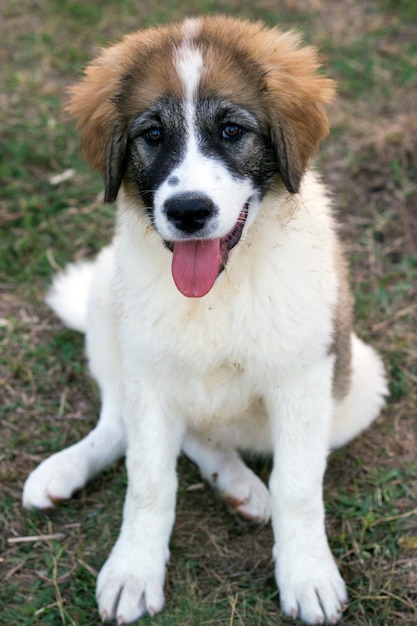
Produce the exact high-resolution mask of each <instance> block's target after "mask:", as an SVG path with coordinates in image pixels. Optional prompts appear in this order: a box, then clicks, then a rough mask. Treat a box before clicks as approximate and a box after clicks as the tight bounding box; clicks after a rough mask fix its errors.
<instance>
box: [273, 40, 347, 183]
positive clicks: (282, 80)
mask: <svg viewBox="0 0 417 626" xmlns="http://www.w3.org/2000/svg"><path fill="white" fill-rule="evenodd" d="M270 33H274V47H273V50H272V53H271V48H269V55H268V62H267V64H266V71H265V82H266V94H265V96H266V102H267V109H268V119H269V120H270V133H271V140H272V145H273V147H274V150H275V154H276V158H277V163H278V169H279V172H280V175H281V178H282V180H283V182H284V184H285V186H286V188H287V189H288V191H290V192H291V193H297V192H298V191H299V188H300V183H301V179H302V177H303V174H304V172H305V170H306V169H307V168H308V166H309V164H310V162H311V159H312V157H313V155H314V153H315V152H316V150H317V148H318V146H319V144H320V142H321V141H322V140H323V139H324V138H325V137H326V135H327V134H328V132H329V122H328V118H327V115H326V112H325V109H324V105H325V104H327V103H329V102H330V101H331V100H332V99H333V96H334V93H335V87H334V82H333V81H332V80H331V79H329V78H326V77H325V76H323V75H322V74H319V73H318V70H319V67H320V64H319V62H318V60H317V53H316V50H315V48H313V47H311V46H300V42H299V37H298V35H297V34H295V33H291V32H290V33H279V32H277V31H270Z"/></svg>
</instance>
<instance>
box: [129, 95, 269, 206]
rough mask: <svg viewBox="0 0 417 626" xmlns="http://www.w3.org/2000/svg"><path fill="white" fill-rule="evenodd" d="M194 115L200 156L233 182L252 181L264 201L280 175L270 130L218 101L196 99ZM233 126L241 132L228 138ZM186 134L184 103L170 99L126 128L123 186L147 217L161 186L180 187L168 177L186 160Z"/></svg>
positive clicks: (250, 117) (247, 115)
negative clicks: (216, 163)
mask: <svg viewBox="0 0 417 626" xmlns="http://www.w3.org/2000/svg"><path fill="white" fill-rule="evenodd" d="M195 111H196V114H195V123H196V129H195V132H196V133H197V139H198V144H199V150H200V152H201V154H203V155H205V156H207V157H212V158H215V159H216V160H217V161H219V162H221V163H223V164H224V166H225V167H226V168H227V169H228V170H229V172H230V173H231V174H232V176H233V177H234V178H235V179H242V180H243V179H250V180H251V181H252V184H253V186H254V188H255V189H256V190H257V192H258V193H259V196H260V197H262V196H263V195H264V194H265V192H266V191H267V189H268V187H269V185H270V181H271V178H272V177H273V176H274V175H275V174H276V173H278V171H279V167H278V163H277V157H276V154H275V151H274V148H273V144H272V141H271V138H270V135H269V130H268V129H267V128H266V127H264V125H262V124H260V123H259V122H258V120H257V119H256V117H255V116H254V115H253V114H252V113H251V112H250V111H248V110H247V109H245V108H242V107H240V106H238V105H235V104H233V103H230V102H229V103H227V102H224V101H223V100H221V99H217V98H200V100H198V101H197V103H196V109H195ZM233 126H238V127H239V129H240V130H239V132H237V133H236V136H230V137H229V135H230V134H231V130H232V127H233ZM156 131H157V132H156ZM187 132H188V129H187V127H186V121H185V116H184V110H183V104H182V102H180V101H177V100H174V99H173V98H170V97H163V98H161V99H160V100H159V101H157V102H156V103H155V104H154V105H153V106H152V107H151V108H150V109H148V110H147V111H145V112H144V113H143V114H141V115H139V116H138V117H137V118H136V119H135V120H134V121H133V122H132V123H131V125H130V130H129V138H128V142H127V157H126V173H125V176H124V183H125V185H126V186H127V189H128V191H129V193H134V194H138V195H139V196H140V197H141V198H142V200H143V202H144V204H145V207H146V209H147V210H148V212H149V213H150V215H151V218H152V208H153V200H154V194H155V192H156V190H157V189H158V188H159V187H160V185H161V184H162V183H163V182H165V181H168V183H169V184H170V185H172V186H175V185H177V184H178V182H179V181H178V179H177V177H176V176H172V177H171V178H170V174H171V172H173V170H174V169H175V168H176V167H177V166H178V165H179V164H180V163H181V161H182V160H183V158H184V154H185V149H186V144H187ZM232 134H233V135H234V134H235V133H234V132H233V133H232Z"/></svg>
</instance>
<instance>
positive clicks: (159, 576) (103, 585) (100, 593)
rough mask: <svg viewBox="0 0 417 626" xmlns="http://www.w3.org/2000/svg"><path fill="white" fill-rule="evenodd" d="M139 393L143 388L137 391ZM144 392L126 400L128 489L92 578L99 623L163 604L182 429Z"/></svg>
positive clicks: (124, 619) (151, 611)
mask: <svg viewBox="0 0 417 626" xmlns="http://www.w3.org/2000/svg"><path fill="white" fill-rule="evenodd" d="M142 389H143V387H142ZM151 396H152V394H149V393H147V392H146V397H145V394H142V396H141V398H140V399H136V398H134V399H133V401H128V403H127V407H126V410H127V411H128V415H129V419H128V424H129V426H128V447H127V455H126V465H127V473H128V488H127V494H126V500H125V505H124V511H123V523H122V527H121V531H120V535H119V538H118V539H117V542H116V544H115V546H114V548H113V550H112V552H111V554H110V556H109V558H108V560H107V562H106V563H105V565H104V567H103V569H102V570H101V572H100V574H99V577H98V580H97V601H98V606H99V612H100V616H101V618H102V620H103V621H105V620H109V619H116V620H117V622H118V624H129V623H131V622H133V621H135V620H136V619H138V618H139V617H141V616H142V615H144V614H145V613H149V614H150V615H154V614H156V613H158V612H159V611H161V610H162V607H163V604H164V592H163V587H164V579H165V566H166V562H167V560H168V556H169V551H168V542H169V537H170V534H171V530H172V526H173V523H174V516H175V499H176V490H177V476H176V461H177V457H178V454H179V452H180V449H181V442H182V439H183V434H184V433H183V428H182V426H181V424H180V423H179V422H178V421H175V420H170V419H169V418H168V416H167V415H165V414H164V411H163V410H162V408H161V406H160V404H159V402H158V399H157V398H155V397H151Z"/></svg>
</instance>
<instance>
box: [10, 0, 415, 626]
mask: <svg viewBox="0 0 417 626" xmlns="http://www.w3.org/2000/svg"><path fill="white" fill-rule="evenodd" d="M203 11H210V12H213V11H224V12H229V13H233V14H238V15H241V16H248V17H256V18H261V19H264V20H265V21H267V22H268V23H269V24H275V23H281V24H282V25H284V26H290V27H296V28H299V29H300V30H301V31H302V32H303V34H304V36H305V39H306V41H308V42H311V43H314V44H315V45H317V46H318V47H319V48H320V50H321V58H322V61H323V64H324V66H325V67H326V68H327V69H326V71H327V73H328V74H329V75H330V76H332V77H333V78H335V79H336V80H337V81H338V97H337V100H336V103H335V105H334V106H333V107H332V108H331V109H330V118H331V122H332V132H331V135H330V137H329V139H328V140H327V141H326V142H325V144H324V145H323V147H322V148H321V150H320V153H319V155H318V159H317V164H318V166H319V168H320V170H321V171H322V173H323V177H324V180H325V182H326V183H327V184H328V186H329V188H330V189H331V191H332V193H333V195H334V202H335V206H336V211H337V214H338V219H339V221H340V223H341V233H342V236H343V239H344V241H345V244H346V250H347V253H348V257H349V261H350V267H351V282H352V286H353V288H354V292H355V296H356V310H355V312H356V320H357V325H356V326H357V330H358V333H359V334H360V335H361V336H363V337H364V338H366V339H367V340H369V341H371V342H372V343H373V345H375V346H376V347H377V349H378V350H379V351H380V352H381V354H382V355H383V358H384V361H385V363H386V367H387V370H388V372H389V378H390V391H391V396H390V399H389V402H388V405H387V407H386V409H385V410H384V412H383V414H382V416H381V417H380V418H379V419H378V420H377V422H376V423H375V424H374V425H373V426H372V428H371V429H370V430H369V431H368V432H367V433H366V434H365V435H363V436H362V437H360V438H359V439H358V440H357V441H355V442H353V443H352V444H350V445H349V446H348V447H347V448H345V449H343V450H341V451H338V452H337V453H335V454H333V455H332V456H331V457H330V460H329V468H328V471H327V474H326V480H325V501H326V508H327V513H328V516H327V520H328V521H327V523H328V531H329V535H330V538H331V545H332V548H333V550H334V553H335V555H336V557H337V558H338V560H339V563H340V567H341V570H342V572H343V575H344V577H345V579H346V581H347V584H348V588H349V594H350V598H351V603H350V606H349V609H348V610H347V612H346V615H345V616H344V619H343V624H345V625H347V626H365V625H367V626H368V625H369V626H371V625H372V626H374V625H375V626H393V625H397V624H398V625H401V626H404V625H405V626H407V625H409V626H411V625H412V624H415V623H416V619H417V612H416V611H417V609H416V606H417V597H416V596H417V487H416V485H417V461H416V459H417V443H416V408H417V406H416V405H417V401H416V391H417V342H416V314H415V307H416V304H415V301H416V293H417V280H416V279H417V211H416V209H417V173H416V172H417V43H416V42H417V8H416V4H415V2H414V0H397V1H396V0H380V1H377V0H365V1H363V2H357V1H356V0H343V1H342V0H334V1H332V2H324V1H321V0H310V1H307V0H287V1H283V0H281V1H279V0H275V1H274V2H272V1H271V0H260V1H258V2H257V3H256V6H254V4H253V3H251V2H249V1H239V0H232V1H231V2H228V3H226V2H218V1H215V0H207V1H205V2H200V3H197V2H196V0H186V1H184V2H182V3H181V5H180V8H179V6H178V5H177V3H173V2H170V1H169V2H166V3H162V2H149V1H147V0H145V1H144V2H141V4H140V11H138V8H137V3H136V2H135V1H134V0H126V1H125V2H124V3H122V4H121V3H119V2H116V1H115V0H105V2H102V3H87V2H84V1H82V0H78V1H76V0H64V1H63V2H60V3H56V2H53V0H38V1H34V0H21V2H19V3H9V2H7V1H6V0H0V16H1V18H0V37H1V41H2V47H1V50H0V63H1V68H2V72H1V75H0V104H1V106H0V133H1V140H0V151H1V157H2V158H1V159H0V179H1V181H2V183H1V188H0V223H1V225H2V237H1V240H0V332H1V341H2V354H1V361H0V382H1V388H0V399H1V406H0V411H1V425H0V429H1V431H0V432H1V434H0V485H1V493H2V498H1V502H0V524H1V526H2V530H1V533H0V565H1V568H2V586H1V589H0V607H1V612H0V624H4V625H5V626H6V625H9V624H19V626H20V625H24V624H27V625H29V624H36V623H42V624H52V625H56V624H65V625H67V624H68V625H79V626H90V625H91V626H92V625H93V624H97V623H98V618H97V613H96V607H95V600H94V586H95V577H96V572H97V570H98V569H99V568H100V567H101V565H102V563H103V562H104V560H105V558H106V556H107V554H108V551H109V549H110V547H111V545H112V542H113V541H114V539H115V537H116V535H117V532H118V526H119V523H120V516H121V507H122V502H123V494H124V489H125V472H124V467H123V464H122V463H120V464H119V465H118V466H116V467H114V468H112V469H111V470H109V471H108V472H106V474H104V475H103V476H101V477H99V478H97V479H96V480H95V481H93V482H92V483H91V484H90V485H89V486H88V487H87V488H86V489H84V490H83V491H82V492H80V493H79V494H77V496H76V497H75V498H74V499H73V500H72V501H71V502H69V503H66V504H64V505H62V506H61V507H60V508H58V509H57V510H56V511H54V512H52V513H49V514H42V515H41V514H33V513H28V512H26V511H23V510H22V508H21V504H20V498H21V490H22V486H23V482H24V480H25V477H26V476H27V474H28V472H29V471H30V470H31V469H33V468H34V467H35V465H36V464H37V463H38V462H39V461H40V460H42V459H43V458H45V457H46V456H47V455H48V454H50V453H51V452H52V451H55V450H57V449H60V448H62V447H63V446H64V445H67V444H68V443H71V442H73V441H76V440H77V439H78V438H79V437H80V436H81V435H82V434H85V433H86V432H87V431H88V430H89V429H90V428H91V426H92V425H93V424H94V421H95V416H96V415H97V411H98V407H99V400H98V394H97V391H96V389H95V386H94V384H93V383H92V382H91V381H90V380H89V379H87V378H86V377H85V371H86V370H85V362H84V360H83V339H82V337H81V336H79V335H77V334H76V333H73V332H70V331H68V330H65V329H63V328H62V326H61V325H60V324H59V322H58V321H57V320H56V319H55V318H54V317H53V315H52V314H51V313H50V312H49V311H48V309H47V307H46V305H45V304H44V303H43V294H44V291H45V289H46V288H47V285H48V284H49V282H50V279H51V275H52V273H53V272H54V271H55V270H56V268H57V267H60V266H63V265H64V264H65V263H66V262H67V261H69V260H70V259H73V258H74V257H75V258H82V257H85V256H90V255H92V254H94V253H95V252H96V251H97V250H98V249H100V247H101V246H102V245H103V243H105V242H106V241H108V239H109V237H110V234H111V230H112V225H113V209H112V208H111V207H108V206H105V205H103V204H102V196H101V181H100V180H99V179H98V178H97V177H96V176H95V175H94V174H93V173H92V172H91V171H90V170H89V169H88V167H87V166H86V165H85V164H83V162H82V160H81V158H80V155H79V149H78V136H77V134H76V132H75V131H74V128H73V126H72V124H71V123H70V122H68V120H67V118H66V114H65V112H64V106H65V102H66V98H67V96H66V89H67V87H68V86H69V85H70V84H71V83H73V82H74V81H75V80H77V77H78V76H79V75H80V71H81V68H82V67H83V66H84V65H85V63H86V62H87V61H88V59H90V58H91V57H92V55H93V54H94V53H95V51H96V50H97V48H98V47H99V46H100V45H103V44H105V43H106V42H107V41H115V40H117V39H118V38H120V36H121V35H122V34H123V33H125V32H128V31H129V30H133V29H135V28H137V27H141V26H145V25H149V24H154V23H158V22H167V21H169V20H171V19H174V18H179V17H181V16H183V15H190V14H197V13H199V12H203ZM62 173H65V174H66V177H67V178H66V179H65V180H63V181H61V182H59V179H58V182H57V179H56V178H55V177H56V176H57V175H61V174H62ZM64 178H65V176H64ZM251 463H252V465H253V466H254V467H255V469H256V470H257V472H258V473H259V474H260V475H261V477H262V478H264V480H267V479H268V475H269V471H270V462H269V461H268V460H266V461H264V460H259V459H255V460H252V461H251ZM179 472H180V489H179V496H178V512H177V522H176V526H175V530H174V533H173V538H172V542H171V563H170V567H169V574H168V581H167V605H166V609H165V612H164V613H163V614H162V615H160V616H158V617H156V618H155V619H154V620H153V623H154V624H156V625H158V624H159V625H163V624H170V625H172V624H181V626H188V625H192V626H200V625H201V626H203V625H216V626H217V625H220V624H225V625H229V626H232V625H234V626H237V625H245V626H258V625H259V626H263V625H269V624H290V623H292V621H291V620H288V619H285V618H283V617H282V616H281V613H280V609H279V598H278V593H277V591H276V588H275V583H274V579H273V566H272V563H271V547H272V534H271V529H270V527H269V526H265V527H256V526H255V527H254V526H251V525H248V524H244V523H242V522H240V521H239V520H237V519H235V518H234V517H232V516H231V515H230V514H229V513H228V511H227V510H226V507H225V506H224V504H223V503H222V502H221V501H219V500H218V499H217V498H216V497H215V495H214V494H213V493H212V491H211V490H210V489H209V488H208V487H207V486H206V485H205V484H204V483H203V482H202V481H201V479H200V477H199V475H198V474H197V472H196V471H195V469H194V468H193V467H192V465H191V464H190V463H188V462H187V461H186V460H185V459H181V462H180V467H179ZM150 621H151V620H150V619H148V618H147V619H145V620H144V621H143V623H144V624H147V623H150Z"/></svg>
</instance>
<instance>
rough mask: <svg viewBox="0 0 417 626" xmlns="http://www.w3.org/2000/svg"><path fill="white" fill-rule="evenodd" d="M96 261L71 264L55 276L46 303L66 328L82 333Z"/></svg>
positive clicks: (84, 326)
mask: <svg viewBox="0 0 417 626" xmlns="http://www.w3.org/2000/svg"><path fill="white" fill-rule="evenodd" d="M95 265H96V261H80V262H78V263H71V264H70V265H67V266H66V268H65V269H64V270H63V271H62V272H59V274H56V275H55V277H54V280H53V282H52V286H51V288H50V290H49V292H48V293H47V295H46V298H45V300H46V302H47V304H48V305H49V306H50V307H51V309H52V310H53V311H54V312H55V313H56V314H57V315H58V317H59V318H60V319H61V320H62V321H63V322H64V324H65V325H66V326H68V327H69V328H72V329H73V330H78V331H79V332H81V333H84V332H85V331H86V328H87V307H88V296H89V293H90V289H91V283H92V280H93V276H94V271H95Z"/></svg>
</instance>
